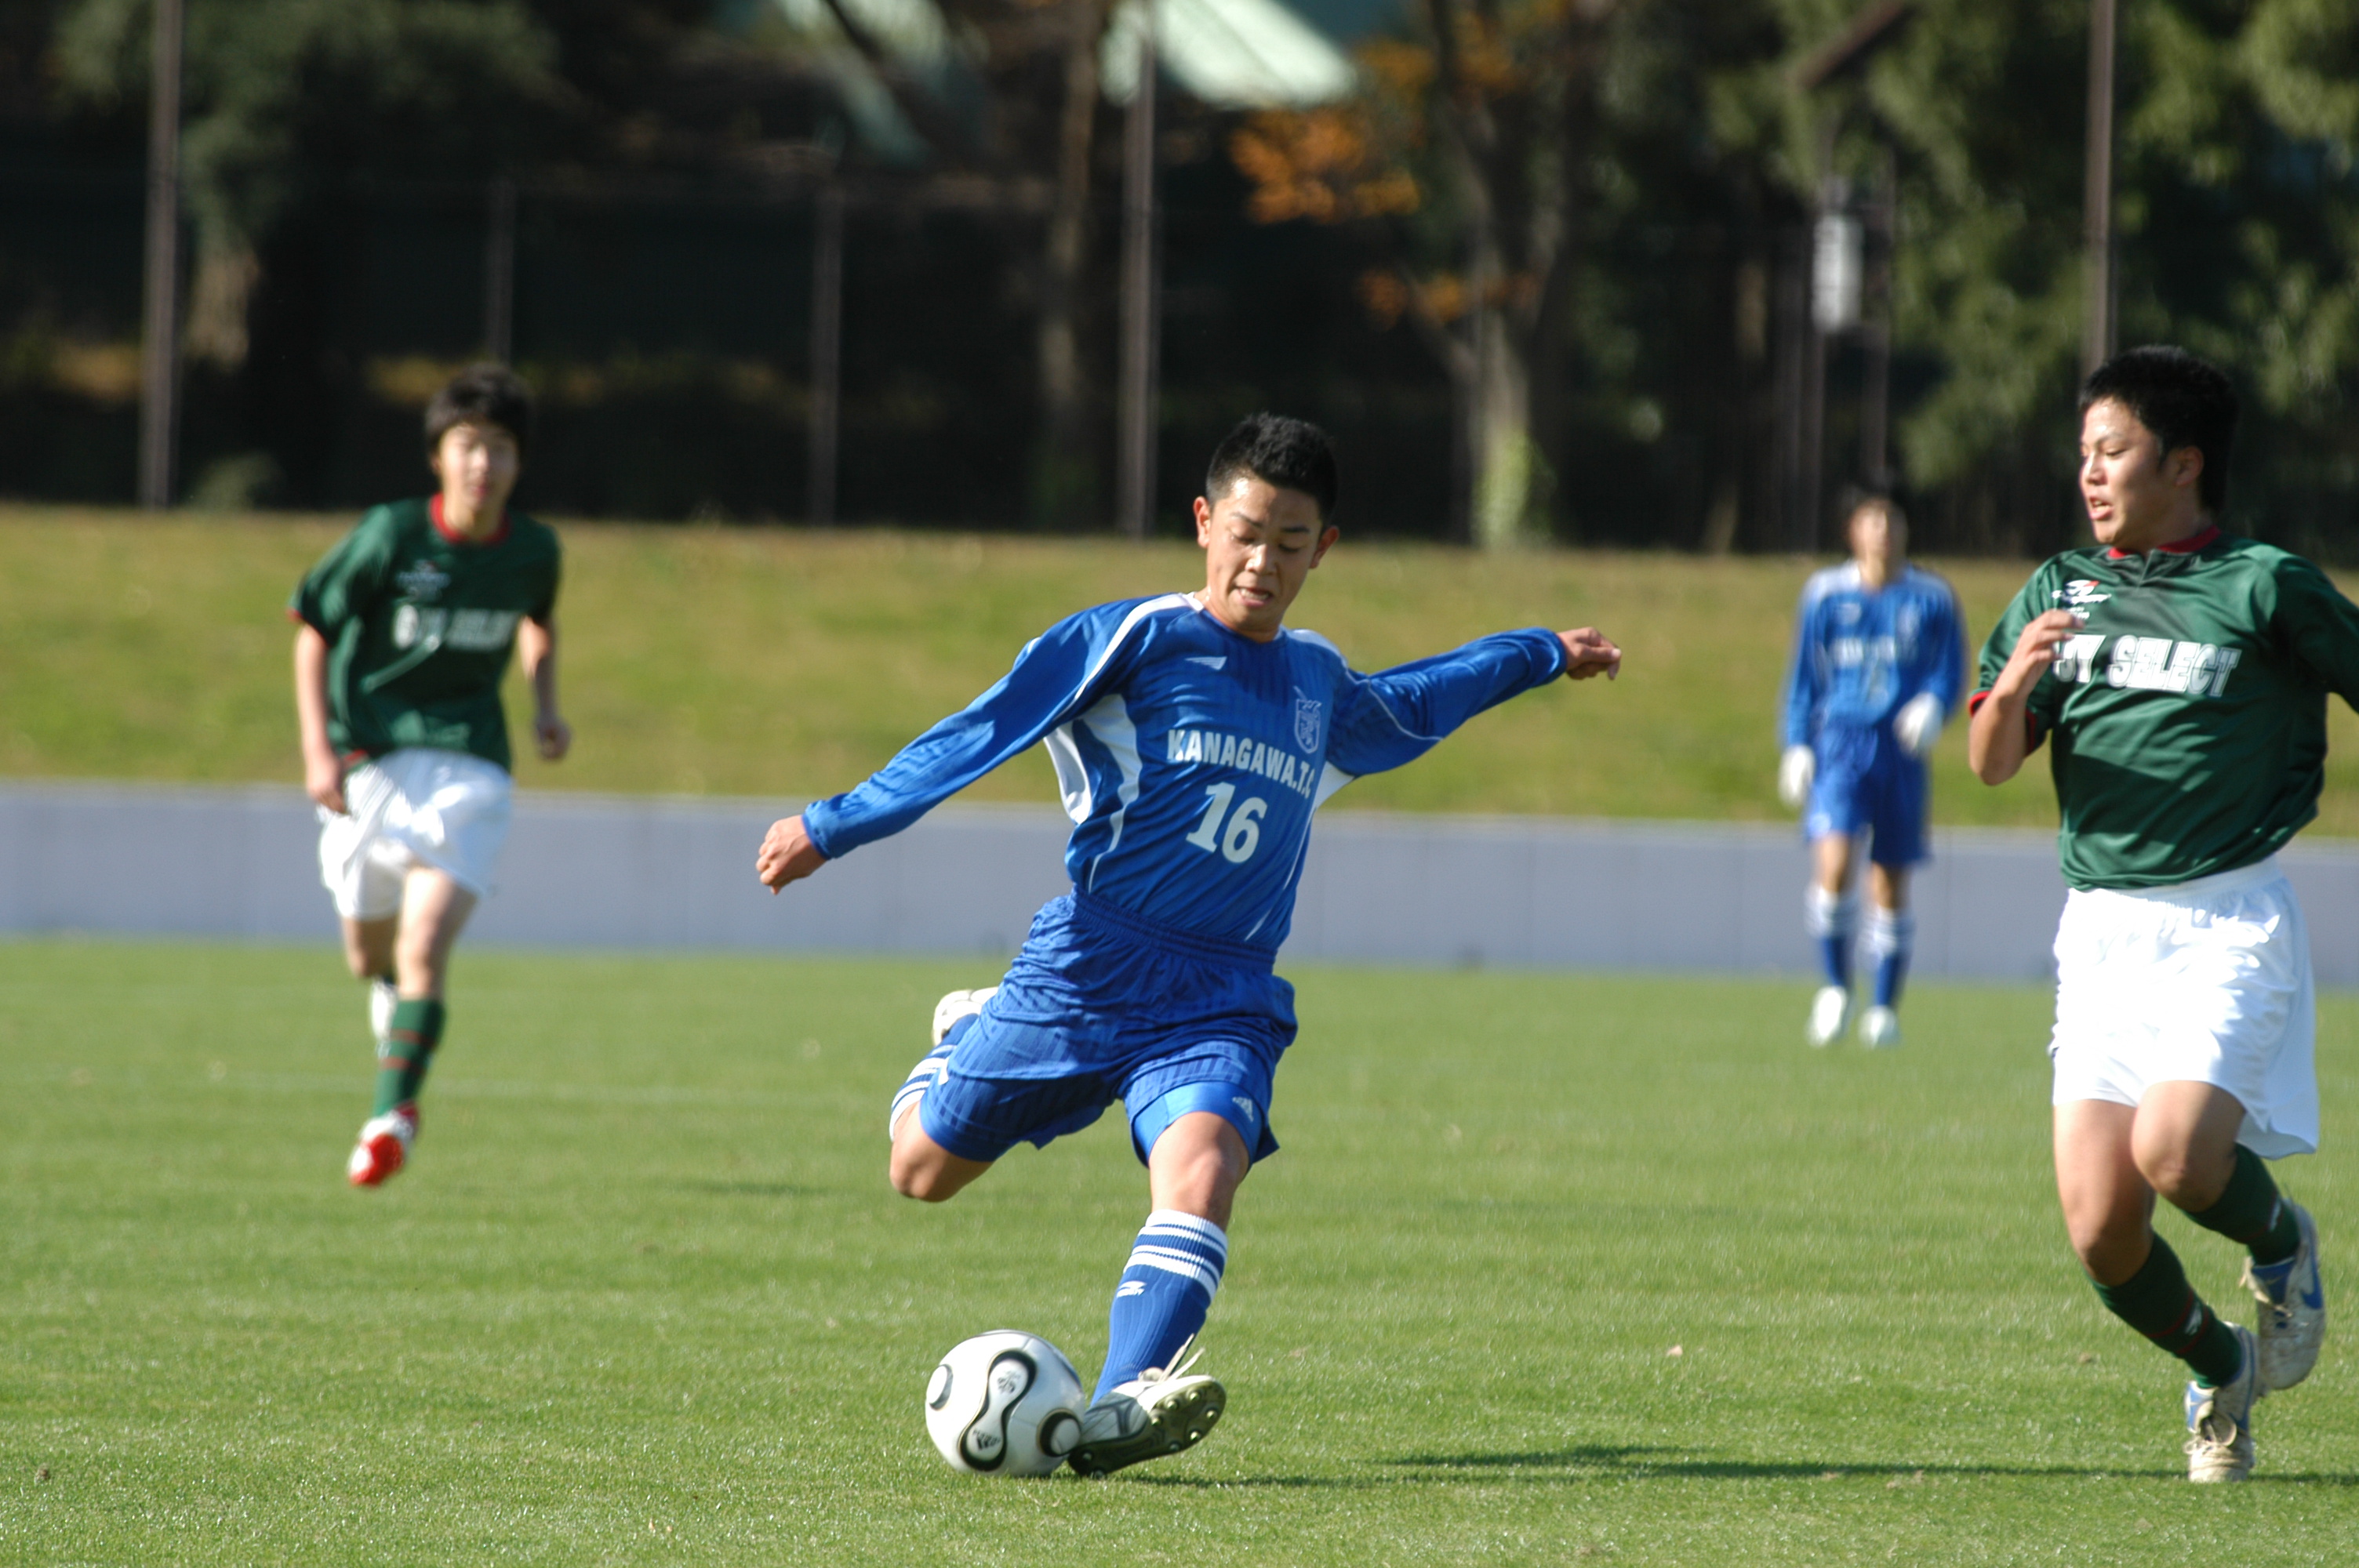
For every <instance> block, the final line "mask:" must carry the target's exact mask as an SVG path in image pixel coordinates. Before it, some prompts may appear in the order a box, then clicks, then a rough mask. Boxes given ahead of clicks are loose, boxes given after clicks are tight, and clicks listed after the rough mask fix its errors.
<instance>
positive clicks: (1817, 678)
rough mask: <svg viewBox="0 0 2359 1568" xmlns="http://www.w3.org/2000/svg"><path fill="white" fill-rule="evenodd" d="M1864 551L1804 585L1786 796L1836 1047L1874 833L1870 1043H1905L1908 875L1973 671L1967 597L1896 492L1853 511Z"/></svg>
mask: <svg viewBox="0 0 2359 1568" xmlns="http://www.w3.org/2000/svg"><path fill="white" fill-rule="evenodd" d="M1849 534H1850V544H1851V552H1852V558H1851V560H1850V561H1849V562H1848V563H1846V564H1845V565H1843V566H1839V567H1829V568H1827V569H1826V570H1824V571H1821V572H1817V573H1814V574H1812V576H1811V578H1810V582H1809V583H1808V584H1807V585H1805V586H1804V588H1803V589H1802V604H1801V611H1800V615H1799V624H1798V625H1797V626H1796V628H1795V633H1794V660H1793V665H1792V666H1791V668H1790V669H1789V670H1788V674H1787V676H1786V730H1785V752H1784V755H1783V756H1782V757H1781V758H1780V759H1779V762H1778V765H1777V793H1778V795H1780V796H1781V797H1782V798H1783V799H1784V800H1785V802H1786V804H1787V805H1788V806H1799V807H1801V808H1802V836H1803V837H1804V838H1807V839H1808V840H1809V841H1810V872H1811V875H1810V889H1809V891H1808V892H1807V893H1805V894H1804V903H1803V913H1804V916H1805V918H1806V920H1807V922H1808V925H1809V929H1810V935H1811V936H1812V937H1813V938H1815V939H1816V940H1817V942H1818V945H1819V956H1820V960H1821V964H1822V965H1823V966H1824V968H1825V974H1826V983H1825V984H1824V985H1822V986H1821V987H1820V988H1819V993H1818V995H1817V996H1815V997H1814V998H1812V999H1811V1001H1810V1044H1813V1045H1825V1044H1831V1043H1832V1041H1833V1040H1834V1039H1835V1037H1836V1036H1837V1035H1840V1034H1841V1033H1843V1026H1844V1025H1845V1024H1846V1023H1848V1022H1851V1013H1852V990H1851V968H1852V966H1851V946H1852V929H1853V926H1854V925H1855V924H1856V922H1857V919H1858V914H1859V903H1858V899H1857V897H1856V895H1854V893H1853V892H1852V891H1851V886H1852V871H1853V868H1854V862H1855V861H1856V860H1857V859H1858V853H1859V843H1860V839H1861V838H1862V837H1863V836H1864V837H1865V838H1867V840H1868V874H1867V892H1868V903H1869V908H1868V915H1867V933H1866V935H1867V951H1868V956H1869V957H1871V958H1873V959H1874V960H1875V977H1874V979H1873V981H1872V984H1873V988H1874V989H1873V991H1872V993H1871V995H1872V1000H1871V1001H1870V1004H1869V1006H1868V1009H1867V1011H1866V1012H1865V1013H1864V1015H1862V1017H1861V1019H1860V1024H1859V1038H1860V1043H1861V1044H1864V1045H1867V1046H1869V1047H1871V1048H1876V1049H1880V1048H1883V1047H1886V1046H1891V1045H1897V1044H1900V1015H1899V1013H1898V1012H1897V1011H1896V1010H1897V1008H1898V1006H1899V1004H1900V987H1901V982H1902V981H1903V980H1905V979H1907V978H1908V953H1909V948H1910V946H1911V944H1912V942H1913V939H1914V937H1915V935H1916V921H1915V920H1914V919H1913V918H1912V917H1911V916H1910V915H1909V914H1908V871H1909V869H1910V868H1911V867H1913V866H1915V865H1916V864H1917V863H1918V862H1919V861H1920V860H1924V859H1925V763H1924V761H1923V759H1924V756H1925V753H1926V752H1929V751H1930V750H1931V749H1932V746H1933V742H1934V741H1935V740H1936V739H1937V738H1938V737H1939V736H1940V733H1941V726H1942V724H1943V723H1945V722H1946V721H1947V720H1948V719H1949V717H1950V715H1951V713H1953V712H1955V711H1956V710H1957V706H1958V701H1959V698H1960V697H1961V696H1962V695H1963V688H1964V682H1965V668H1966V644H1965V630H1964V624H1963V622H1962V618H1961V617H1960V615H1959V613H1958V597H1957V595H1956V594H1954V593H1952V592H1951V590H1950V585H1949V584H1948V583H1946V582H1944V581H1942V580H1941V579H1940V578H1938V577H1936V576H1934V575H1933V574H1932V573H1931V572H1929V571H1925V570H1923V569H1921V568H1917V567H1912V566H1910V565H1909V564H1908V521H1907V520H1906V519H1905V518H1904V517H1902V515H1901V514H1900V509H1899V508H1898V507H1897V506H1896V505H1894V504H1893V503H1892V502H1891V501H1890V500H1889V499H1888V498H1886V497H1884V496H1870V497H1867V498H1866V499H1864V500H1863V501H1861V502H1860V503H1857V504H1856V505H1854V507H1853V508H1852V512H1851V520H1850V524H1849Z"/></svg>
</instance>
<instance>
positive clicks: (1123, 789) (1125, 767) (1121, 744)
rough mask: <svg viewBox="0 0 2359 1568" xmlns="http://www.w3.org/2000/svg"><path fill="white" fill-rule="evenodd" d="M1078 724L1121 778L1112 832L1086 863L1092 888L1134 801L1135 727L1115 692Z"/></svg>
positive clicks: (1136, 775) (1118, 841)
mask: <svg viewBox="0 0 2359 1568" xmlns="http://www.w3.org/2000/svg"><path fill="white" fill-rule="evenodd" d="M1080 721H1081V722H1082V724H1084V725H1086V726H1088V728H1089V731H1090V733H1091V734H1093V735H1094V736H1096V737H1097V738H1098V743H1099V744H1100V745H1102V746H1103V747H1104V748H1105V749H1106V751H1107V752H1108V753H1110V754H1111V755H1112V756H1113V758H1114V767H1115V768H1116V769H1117V770H1119V771H1120V773H1121V774H1122V780H1121V782H1120V783H1119V784H1116V785H1115V786H1114V817H1113V819H1112V821H1111V822H1110V823H1109V824H1108V826H1109V827H1111V828H1112V829H1113V832H1112V834H1111V836H1110V837H1108V838H1107V839H1106V847H1105V848H1104V849H1103V850H1102V851H1100V852H1099V854H1098V858H1097V859H1096V860H1092V861H1091V862H1090V885H1091V886H1092V887H1095V886H1096V885H1097V880H1098V868H1099V867H1100V866H1102V865H1103V864H1105V860H1106V857H1107V856H1108V855H1111V854H1113V853H1114V850H1115V849H1117V848H1118V847H1119V846H1120V845H1121V843H1122V823H1123V818H1124V816H1125V815H1127V814H1128V812H1129V810H1130V806H1131V803H1132V802H1133V801H1135V800H1136V799H1137V798H1138V781H1139V762H1138V727H1137V726H1136V725H1135V724H1133V723H1132V722H1131V721H1130V706H1129V705H1128V704H1127V703H1125V702H1124V701H1123V699H1122V695H1121V694H1120V693H1119V692H1117V693H1114V695H1112V696H1110V697H1105V698H1104V699H1103V700H1102V701H1100V702H1099V703H1098V705H1097V706H1096V707H1095V708H1091V709H1090V710H1089V711H1088V712H1087V713H1084V714H1082V717H1081V720H1080ZM1068 728H1071V727H1070V726H1068ZM1069 743H1070V742H1069ZM1076 760H1078V749H1077V752H1076ZM1074 820H1075V821H1076V822H1079V821H1080V820H1081V818H1079V817H1075V818H1074Z"/></svg>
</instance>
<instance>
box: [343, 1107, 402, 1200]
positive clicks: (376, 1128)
mask: <svg viewBox="0 0 2359 1568" xmlns="http://www.w3.org/2000/svg"><path fill="white" fill-rule="evenodd" d="M416 1141H418V1108H417V1107H416V1106H414V1105H405V1106H397V1107H395V1108H393V1109H392V1110H390V1111H388V1112H386V1114H385V1115H383V1116H373V1117H371V1118H370V1119H368V1120H367V1121H366V1122H365V1123H364V1124H363V1125H362V1127H361V1136H360V1141H359V1142H357V1143H355V1144H353V1157H352V1158H351V1159H350V1160H349V1161H347V1162H345V1163H344V1178H345V1179H346V1180H347V1181H349V1182H351V1183H352V1184H353V1185H354V1186H356V1187H375V1186H382V1185H384V1184H385V1182H386V1178H388V1177H390V1176H392V1175H394V1174H396V1173H398V1172H399V1171H400V1169H401V1167H402V1166H403V1165H405V1164H407V1163H408V1161H409V1146H410V1145H411V1144H412V1143H415V1142H416Z"/></svg>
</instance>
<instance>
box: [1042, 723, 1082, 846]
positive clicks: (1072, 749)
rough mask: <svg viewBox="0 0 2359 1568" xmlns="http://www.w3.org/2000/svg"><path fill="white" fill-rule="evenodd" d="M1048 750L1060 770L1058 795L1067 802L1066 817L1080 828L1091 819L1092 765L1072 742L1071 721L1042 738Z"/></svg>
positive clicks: (1058, 774) (1051, 760)
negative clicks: (1084, 759) (1083, 759)
mask: <svg viewBox="0 0 2359 1568" xmlns="http://www.w3.org/2000/svg"><path fill="white" fill-rule="evenodd" d="M1040 743H1041V744H1042V745H1044V746H1046V747H1048V748H1049V762H1051V763H1053V764H1054V765H1055V766H1056V769H1057V796H1058V798H1059V799H1060V800H1062V801H1063V802H1064V803H1065V815H1066V816H1070V817H1071V818H1072V819H1073V824H1074V826H1076V827H1079V826H1080V825H1081V824H1082V823H1084V822H1087V821H1088V820H1089V819H1090V806H1091V805H1092V804H1093V802H1092V797H1091V795H1090V770H1089V764H1088V763H1086V762H1082V749H1081V747H1079V746H1077V745H1075V744H1074V743H1073V726H1072V724H1071V721H1068V722H1066V723H1063V724H1060V725H1058V726H1057V727H1056V728H1055V729H1054V730H1049V733H1048V734H1046V735H1044V736H1042V737H1041V738H1040Z"/></svg>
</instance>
